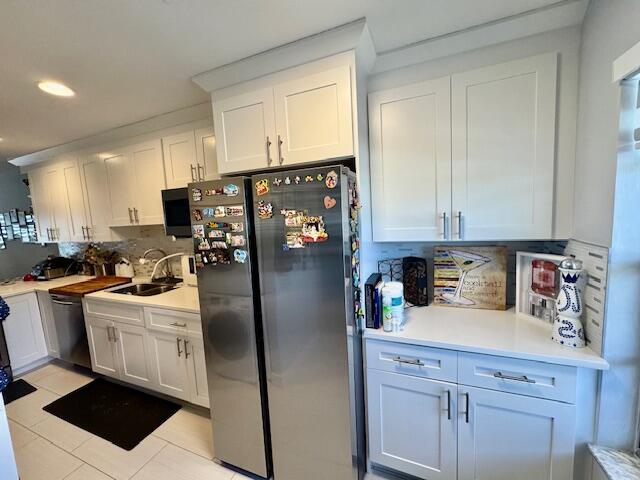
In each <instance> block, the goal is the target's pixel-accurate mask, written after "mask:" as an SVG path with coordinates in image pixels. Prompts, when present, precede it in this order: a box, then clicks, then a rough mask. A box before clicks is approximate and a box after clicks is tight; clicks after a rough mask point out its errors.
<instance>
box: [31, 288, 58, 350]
mask: <svg viewBox="0 0 640 480" xmlns="http://www.w3.org/2000/svg"><path fill="white" fill-rule="evenodd" d="M36 297H37V299H38V307H39V309H40V318H41V319H42V329H43V332H44V341H45V343H46V345H47V353H48V354H49V356H50V357H54V358H60V346H59V345H58V335H57V332H56V324H55V320H54V318H53V304H52V303H51V296H49V292H37V293H36Z"/></svg>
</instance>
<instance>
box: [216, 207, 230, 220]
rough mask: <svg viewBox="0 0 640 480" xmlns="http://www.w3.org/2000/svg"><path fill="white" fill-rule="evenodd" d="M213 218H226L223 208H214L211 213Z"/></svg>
mask: <svg viewBox="0 0 640 480" xmlns="http://www.w3.org/2000/svg"><path fill="white" fill-rule="evenodd" d="M213 216H214V217H216V218H222V217H226V216H227V211H226V209H225V208H224V207H216V209H215V210H214V211H213Z"/></svg>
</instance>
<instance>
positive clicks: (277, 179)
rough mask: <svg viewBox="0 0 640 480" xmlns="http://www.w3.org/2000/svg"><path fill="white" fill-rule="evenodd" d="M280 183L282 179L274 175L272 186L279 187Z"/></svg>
mask: <svg viewBox="0 0 640 480" xmlns="http://www.w3.org/2000/svg"><path fill="white" fill-rule="evenodd" d="M281 183H282V179H281V178H279V177H276V178H274V179H273V186H274V187H279V186H280V184H281Z"/></svg>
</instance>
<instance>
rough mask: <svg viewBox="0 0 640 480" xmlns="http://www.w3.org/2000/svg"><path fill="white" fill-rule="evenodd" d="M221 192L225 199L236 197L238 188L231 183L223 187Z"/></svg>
mask: <svg viewBox="0 0 640 480" xmlns="http://www.w3.org/2000/svg"><path fill="white" fill-rule="evenodd" d="M222 192H223V193H224V194H225V195H226V196H227V197H235V196H236V195H238V186H237V185H235V184H233V183H230V184H228V185H225V186H224V188H223V189H222Z"/></svg>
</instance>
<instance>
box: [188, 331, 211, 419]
mask: <svg viewBox="0 0 640 480" xmlns="http://www.w3.org/2000/svg"><path fill="white" fill-rule="evenodd" d="M184 341H185V347H184V349H185V355H186V359H187V369H188V373H189V393H190V396H189V397H190V398H189V401H190V402H191V403H195V404H196V405H200V406H202V407H207V408H209V389H208V387H207V363H206V361H205V358H204V343H203V341H202V339H201V338H197V337H186V338H185V339H184Z"/></svg>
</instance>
